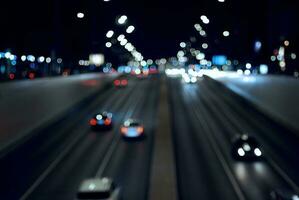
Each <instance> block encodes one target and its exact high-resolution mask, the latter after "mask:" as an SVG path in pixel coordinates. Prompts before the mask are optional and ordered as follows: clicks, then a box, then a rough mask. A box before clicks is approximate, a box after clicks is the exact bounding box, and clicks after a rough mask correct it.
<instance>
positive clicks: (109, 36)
mask: <svg viewBox="0 0 299 200" xmlns="http://www.w3.org/2000/svg"><path fill="white" fill-rule="evenodd" d="M113 35H114V31H112V30H110V31H108V32H107V34H106V37H107V38H112V37H113Z"/></svg>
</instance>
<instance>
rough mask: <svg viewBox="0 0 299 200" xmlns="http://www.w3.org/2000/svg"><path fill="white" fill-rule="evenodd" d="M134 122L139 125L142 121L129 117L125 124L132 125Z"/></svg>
mask: <svg viewBox="0 0 299 200" xmlns="http://www.w3.org/2000/svg"><path fill="white" fill-rule="evenodd" d="M132 124H134V125H139V124H140V121H138V120H136V119H127V120H126V121H125V122H124V126H132Z"/></svg>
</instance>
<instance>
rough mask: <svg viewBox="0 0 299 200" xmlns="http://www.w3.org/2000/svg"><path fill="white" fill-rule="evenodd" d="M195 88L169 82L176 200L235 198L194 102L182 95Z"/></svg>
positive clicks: (173, 81) (177, 81) (175, 81)
mask: <svg viewBox="0 0 299 200" xmlns="http://www.w3.org/2000/svg"><path fill="white" fill-rule="evenodd" d="M195 89H196V87H195V85H183V84H181V82H180V80H170V82H169V90H170V93H171V94H170V100H171V102H170V105H171V110H172V111H171V114H172V130H173V137H174V145H175V155H176V167H177V178H178V181H177V182H178V191H179V199H182V200H184V199H186V200H189V199H190V200H192V199H230V200H234V199H238V198H237V195H236V194H235V191H234V190H233V187H232V185H231V183H230V180H229V178H228V177H227V175H226V174H225V170H224V169H223V166H222V164H221V162H220V161H219V160H218V159H217V156H216V154H215V152H214V151H213V149H212V148H211V146H210V144H209V142H207V139H206V136H205V133H203V132H204V131H205V130H204V129H203V128H202V127H201V125H200V122H199V121H198V119H197V117H196V116H195V114H194V112H193V111H194V109H195V108H194V106H193V105H192V104H194V103H195V102H192V101H193V100H192V99H191V98H190V97H189V95H187V96H186V95H185V94H184V93H183V92H184V90H195ZM207 134H209V133H207Z"/></svg>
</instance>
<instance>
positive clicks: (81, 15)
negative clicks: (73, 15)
mask: <svg viewBox="0 0 299 200" xmlns="http://www.w3.org/2000/svg"><path fill="white" fill-rule="evenodd" d="M84 16H85V15H84V13H82V12H78V13H77V18H79V19H83V18H84Z"/></svg>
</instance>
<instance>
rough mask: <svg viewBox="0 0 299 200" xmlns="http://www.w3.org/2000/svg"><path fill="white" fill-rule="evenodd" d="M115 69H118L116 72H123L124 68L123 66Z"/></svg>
mask: <svg viewBox="0 0 299 200" xmlns="http://www.w3.org/2000/svg"><path fill="white" fill-rule="evenodd" d="M117 71H118V73H124V71H125V68H124V67H119V68H118V69H117Z"/></svg>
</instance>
